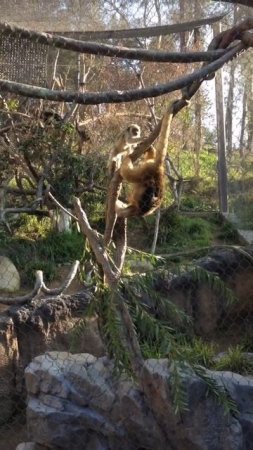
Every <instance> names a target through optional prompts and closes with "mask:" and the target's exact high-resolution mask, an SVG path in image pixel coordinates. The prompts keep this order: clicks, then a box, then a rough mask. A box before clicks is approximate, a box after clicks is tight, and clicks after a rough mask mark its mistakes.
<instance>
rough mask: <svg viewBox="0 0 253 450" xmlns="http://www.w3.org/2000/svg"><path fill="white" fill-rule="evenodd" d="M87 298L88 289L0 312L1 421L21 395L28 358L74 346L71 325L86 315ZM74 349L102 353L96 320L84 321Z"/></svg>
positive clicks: (88, 295)
mask: <svg viewBox="0 0 253 450" xmlns="http://www.w3.org/2000/svg"><path fill="white" fill-rule="evenodd" d="M89 300H90V294H89V293H88V292H82V293H80V294H78V295H71V296H61V297H58V298H47V299H38V300H35V301H33V302H32V303H31V304H29V305H25V306H16V307H11V308H9V309H8V310H6V311H5V312H4V313H3V314H2V315H1V316H0V404H1V409H0V425H1V424H2V423H5V422H6V421H7V420H8V419H9V418H10V417H11V416H12V414H13V412H14V410H15V409H17V407H18V406H19V405H18V403H17V402H18V401H20V402H22V400H23V398H24V395H25V390H24V369H25V367H26V366H27V365H28V364H29V363H30V362H31V360H32V359H33V358H34V357H35V356H37V355H40V354H42V353H44V352H45V351H47V350H56V349H57V350H64V351H66V350H70V349H71V347H73V345H72V338H71V336H72V334H73V328H74V327H75V326H76V325H77V324H78V323H79V322H80V319H81V318H82V316H84V315H85V311H86V309H87V305H88V303H89ZM73 350H74V351H78V352H82V351H83V352H91V353H92V354H94V355H96V356H101V355H103V354H104V353H105V349H104V345H103V343H102V341H101V339H100V337H99V333H98V329H97V322H96V321H95V320H90V321H88V322H87V325H86V327H85V329H84V330H82V333H81V334H80V338H78V340H77V339H76V340H75V343H74V348H73Z"/></svg>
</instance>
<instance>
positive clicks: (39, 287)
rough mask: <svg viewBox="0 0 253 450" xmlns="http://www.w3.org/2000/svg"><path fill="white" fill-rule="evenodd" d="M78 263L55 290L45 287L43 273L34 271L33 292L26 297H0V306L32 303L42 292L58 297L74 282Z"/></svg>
mask: <svg viewBox="0 0 253 450" xmlns="http://www.w3.org/2000/svg"><path fill="white" fill-rule="evenodd" d="M79 264H80V262H79V261H75V262H74V264H73V265H72V267H71V269H70V272H69V274H68V276H67V278H66V280H65V281H64V283H63V284H62V285H61V286H60V287H59V288H55V289H49V288H47V287H46V285H45V283H44V280H43V272H42V270H37V271H36V274H35V276H36V281H35V285H34V288H33V290H32V291H31V292H30V293H29V294H26V295H22V296H20V297H9V298H7V297H0V304H2V305H24V304H25V303H27V302H30V301H32V300H33V299H34V298H35V297H36V296H37V295H39V294H40V293H41V292H43V293H44V294H46V295H60V294H62V293H63V292H64V291H65V290H66V289H67V288H68V287H69V286H70V284H71V283H72V281H73V280H74V278H75V276H76V273H77V269H78V267H79Z"/></svg>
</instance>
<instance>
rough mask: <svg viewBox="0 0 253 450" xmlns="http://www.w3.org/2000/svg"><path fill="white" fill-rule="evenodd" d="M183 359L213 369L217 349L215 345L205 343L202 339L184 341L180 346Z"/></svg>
mask: <svg viewBox="0 0 253 450" xmlns="http://www.w3.org/2000/svg"><path fill="white" fill-rule="evenodd" d="M180 348H181V353H182V357H183V358H185V360H186V361H188V362H189V363H190V364H193V365H201V366H203V367H206V368H211V367H213V362H214V357H215V353H216V352H215V351H216V349H215V347H214V345H213V344H209V343H207V342H204V341H203V340H202V339H200V338H193V339H192V340H190V341H189V339H188V340H187V339H184V340H182V343H181V344H180Z"/></svg>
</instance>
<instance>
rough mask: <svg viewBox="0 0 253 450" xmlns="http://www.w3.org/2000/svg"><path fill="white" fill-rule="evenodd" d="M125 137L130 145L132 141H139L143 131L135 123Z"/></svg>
mask: <svg viewBox="0 0 253 450" xmlns="http://www.w3.org/2000/svg"><path fill="white" fill-rule="evenodd" d="M125 135H126V136H125V137H126V141H127V142H129V143H131V141H132V139H133V140H134V141H136V139H139V138H140V137H141V129H140V127H139V125H136V124H135V123H132V124H130V125H129V126H128V127H127V129H126V131H125Z"/></svg>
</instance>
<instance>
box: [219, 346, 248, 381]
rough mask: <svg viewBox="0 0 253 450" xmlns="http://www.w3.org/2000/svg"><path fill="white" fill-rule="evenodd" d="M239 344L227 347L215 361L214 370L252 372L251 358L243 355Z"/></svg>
mask: <svg viewBox="0 0 253 450" xmlns="http://www.w3.org/2000/svg"><path fill="white" fill-rule="evenodd" d="M243 352H244V348H243V347H242V346H241V345H236V346H235V347H229V349H228V351H227V352H226V353H225V354H224V356H222V357H221V358H219V360H218V361H217V362H216V363H215V366H214V367H215V369H216V370H230V371H232V372H236V373H240V374H242V375H249V374H253V360H252V359H250V358H249V357H247V356H246V355H245V353H243Z"/></svg>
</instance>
